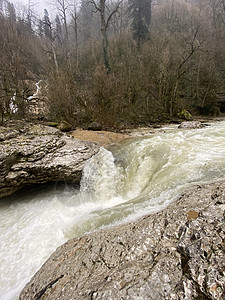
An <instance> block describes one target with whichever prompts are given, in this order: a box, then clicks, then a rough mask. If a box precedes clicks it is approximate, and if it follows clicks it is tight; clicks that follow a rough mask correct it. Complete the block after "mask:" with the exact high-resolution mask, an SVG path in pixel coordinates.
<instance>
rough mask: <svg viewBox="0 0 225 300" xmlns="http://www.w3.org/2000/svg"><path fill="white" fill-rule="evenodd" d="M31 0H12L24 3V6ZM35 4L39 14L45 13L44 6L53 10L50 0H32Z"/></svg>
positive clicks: (34, 6) (16, 2) (12, 0)
mask: <svg viewBox="0 0 225 300" xmlns="http://www.w3.org/2000/svg"><path fill="white" fill-rule="evenodd" d="M28 1H29V0H11V2H13V3H15V4H19V3H22V4H23V5H24V6H28ZM31 2H32V4H33V8H34V10H35V11H36V12H38V14H39V15H41V16H42V15H43V12H44V8H46V9H48V11H51V10H52V9H53V7H52V6H51V5H50V4H49V2H50V0H31Z"/></svg>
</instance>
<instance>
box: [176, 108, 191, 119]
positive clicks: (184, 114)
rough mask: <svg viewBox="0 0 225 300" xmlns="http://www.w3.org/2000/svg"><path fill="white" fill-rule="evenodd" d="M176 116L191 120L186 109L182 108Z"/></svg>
mask: <svg viewBox="0 0 225 300" xmlns="http://www.w3.org/2000/svg"><path fill="white" fill-rule="evenodd" d="M177 116H178V118H180V119H185V120H187V121H190V120H192V115H191V114H190V113H189V111H187V110H186V109H183V110H182V111H180V112H179V113H178V114H177Z"/></svg>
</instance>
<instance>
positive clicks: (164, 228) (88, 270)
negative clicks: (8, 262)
mask: <svg viewBox="0 0 225 300" xmlns="http://www.w3.org/2000/svg"><path fill="white" fill-rule="evenodd" d="M23 299H26V300H28V299H45V300H48V299H51V300H57V299H60V300H61V299H64V300H67V299H68V300H71V299H79V300H82V299H99V300H119V299H126V300H127V299H133V300H137V299H143V300H145V299H146V300H147V299H154V300H156V299H171V300H172V299H174V300H178V299H179V300H180V299H187V300H189V299H217V300H218V299H221V300H222V299H225V182H217V183H213V184H205V185H199V186H196V187H195V188H193V189H192V190H189V191H187V192H185V193H184V194H182V195H180V196H179V198H178V199H177V200H176V201H174V202H173V203H172V204H170V205H169V206H168V207H167V208H166V209H164V210H162V211H160V212H158V213H156V214H153V215H148V216H145V217H143V218H141V219H140V220H137V221H135V222H132V223H128V224H124V225H121V226H118V227H113V228H109V229H105V230H101V231H98V232H94V233H91V234H87V235H84V236H82V237H79V238H75V239H72V240H70V241H68V242H67V243H65V244H64V245H62V246H61V247H59V248H58V249H57V250H56V251H55V252H54V253H53V254H52V255H51V256H50V258H49V259H48V260H47V262H46V263H45V264H44V265H43V266H42V268H41V269H40V270H39V271H38V272H37V273H36V275H35V276H34V277H33V278H32V279H31V281H30V282H29V283H28V284H27V285H26V287H25V288H24V289H23V291H22V293H21V295H20V300H23Z"/></svg>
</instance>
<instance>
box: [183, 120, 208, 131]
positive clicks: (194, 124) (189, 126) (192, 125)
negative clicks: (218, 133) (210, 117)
mask: <svg viewBox="0 0 225 300" xmlns="http://www.w3.org/2000/svg"><path fill="white" fill-rule="evenodd" d="M204 126H205V125H204V124H202V123H201V122H199V121H185V122H182V123H181V124H180V125H179V127H178V128H186V129H195V128H203V127H204Z"/></svg>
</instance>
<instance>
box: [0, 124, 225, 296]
mask: <svg viewBox="0 0 225 300" xmlns="http://www.w3.org/2000/svg"><path fill="white" fill-rule="evenodd" d="M224 128H225V122H220V123H215V124H212V126H209V127H206V128H203V129H196V130H178V129H177V128H175V126H174V127H173V128H172V127H171V126H169V127H167V128H166V130H165V132H163V131H159V132H157V133H156V134H154V135H153V134H151V135H149V136H145V137H137V138H134V139H132V140H128V141H125V142H124V143H122V144H120V145H118V146H117V147H113V148H112V149H111V150H112V152H110V151H108V150H106V149H104V148H101V149H100V151H99V153H98V154H97V155H95V156H94V157H92V158H91V159H90V160H89V161H88V162H87V163H86V165H85V168H84V172H83V177H82V180H81V187H80V191H78V190H76V189H74V188H72V187H67V188H65V187H63V188H56V189H55V188H53V187H49V188H45V189H42V190H41V191H40V190H33V191H31V192H30V191H28V193H21V194H19V195H15V196H11V197H9V198H7V199H4V200H0V218H1V223H0V236H1V241H0V261H1V264H0V299H1V300H12V299H17V297H18V295H19V292H20V291H21V289H22V288H23V286H24V285H25V283H26V282H27V281H28V280H29V279H30V278H31V276H32V275H33V274H34V273H35V272H36V271H37V269H38V268H40V266H41V265H42V264H43V263H44V261H45V260H46V259H47V258H48V256H49V255H50V254H51V253H52V252H53V251H54V250H55V249H56V248H57V247H58V246H59V245H61V244H62V243H64V242H65V241H66V240H67V239H69V238H71V237H75V236H78V235H81V234H83V233H85V232H89V231H92V230H96V229H97V228H100V227H105V226H110V225H111V224H121V223H123V222H127V221H131V220H134V219H136V218H138V217H141V216H143V215H145V214H148V213H154V212H156V211H158V210H160V209H162V208H164V207H165V206H167V205H168V204H169V203H170V202H171V201H172V200H173V199H174V198H175V197H176V196H177V195H178V194H179V193H180V192H181V191H182V190H183V189H184V188H185V189H186V188H188V187H189V186H190V185H193V183H198V182H206V181H210V180H215V179H218V178H220V177H223V176H224V174H225V130H224Z"/></svg>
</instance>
